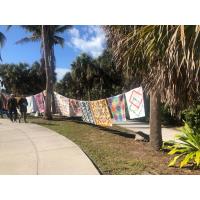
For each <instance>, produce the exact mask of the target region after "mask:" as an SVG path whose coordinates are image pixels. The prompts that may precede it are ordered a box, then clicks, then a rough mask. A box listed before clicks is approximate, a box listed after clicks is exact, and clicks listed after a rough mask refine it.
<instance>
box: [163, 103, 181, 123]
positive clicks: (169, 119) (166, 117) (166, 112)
mask: <svg viewBox="0 0 200 200" xmlns="http://www.w3.org/2000/svg"><path fill="white" fill-rule="evenodd" d="M161 121H162V123H163V124H164V125H177V124H179V121H178V119H177V118H176V117H175V116H172V115H171V112H170V109H169V107H166V106H165V105H164V104H162V105H161Z"/></svg>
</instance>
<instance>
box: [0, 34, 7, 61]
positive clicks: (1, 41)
mask: <svg viewBox="0 0 200 200" xmlns="http://www.w3.org/2000/svg"><path fill="white" fill-rule="evenodd" d="M5 41H6V37H5V35H4V34H3V33H2V32H0V48H2V47H3V46H4V44H5ZM0 60H2V58H1V54H0Z"/></svg>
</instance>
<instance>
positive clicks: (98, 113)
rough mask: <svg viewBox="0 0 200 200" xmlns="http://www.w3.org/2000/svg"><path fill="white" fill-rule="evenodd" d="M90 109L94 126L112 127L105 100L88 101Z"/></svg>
mask: <svg viewBox="0 0 200 200" xmlns="http://www.w3.org/2000/svg"><path fill="white" fill-rule="evenodd" d="M90 107H91V110H92V114H93V116H94V121H95V124H96V125H100V126H112V119H111V116H110V112H109V109H108V106H107V102H106V99H102V100H98V101H90Z"/></svg>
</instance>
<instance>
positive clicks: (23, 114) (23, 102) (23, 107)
mask: <svg viewBox="0 0 200 200" xmlns="http://www.w3.org/2000/svg"><path fill="white" fill-rule="evenodd" d="M27 106H28V101H27V99H26V97H24V95H22V96H21V98H20V99H19V101H18V107H19V111H20V114H21V115H20V116H19V123H20V122H21V118H22V117H23V119H24V122H25V123H26V118H27V115H26V113H27Z"/></svg>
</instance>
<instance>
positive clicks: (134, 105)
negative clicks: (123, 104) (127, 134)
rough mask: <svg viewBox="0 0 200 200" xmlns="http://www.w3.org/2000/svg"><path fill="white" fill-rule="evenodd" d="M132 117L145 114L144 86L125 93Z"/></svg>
mask: <svg viewBox="0 0 200 200" xmlns="http://www.w3.org/2000/svg"><path fill="white" fill-rule="evenodd" d="M125 96H126V101H127V106H128V112H129V116H130V119H135V118H140V117H144V116H145V110H144V98H143V90H142V87H138V88H135V89H133V90H131V91H129V92H126V93H125Z"/></svg>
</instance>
